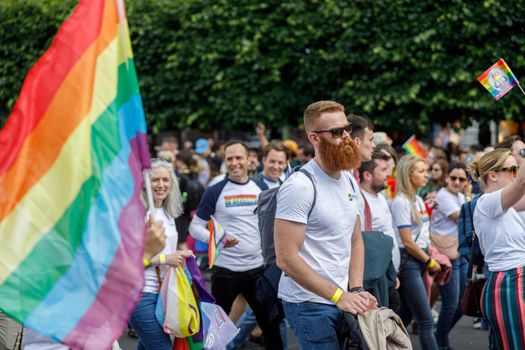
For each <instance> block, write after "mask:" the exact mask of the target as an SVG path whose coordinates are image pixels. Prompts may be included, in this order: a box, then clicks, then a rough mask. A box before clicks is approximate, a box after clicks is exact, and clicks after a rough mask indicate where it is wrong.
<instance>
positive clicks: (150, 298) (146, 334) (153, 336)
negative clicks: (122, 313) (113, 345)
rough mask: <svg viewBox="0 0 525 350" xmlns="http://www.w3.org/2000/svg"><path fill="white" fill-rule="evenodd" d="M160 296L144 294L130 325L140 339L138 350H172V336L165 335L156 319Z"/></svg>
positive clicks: (132, 315)
mask: <svg viewBox="0 0 525 350" xmlns="http://www.w3.org/2000/svg"><path fill="white" fill-rule="evenodd" d="M157 298H158V294H156V293H143V294H142V298H140V301H139V303H138V304H137V307H136V308H135V310H134V311H133V313H132V314H131V319H130V320H129V323H131V325H132V326H133V329H134V330H135V332H137V335H138V337H139V341H138V343H137V350H171V349H172V344H171V340H170V336H169V335H168V334H167V333H164V330H163V329H162V326H161V325H160V323H159V322H158V321H157V317H155V307H156V306H157Z"/></svg>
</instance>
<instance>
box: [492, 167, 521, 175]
mask: <svg viewBox="0 0 525 350" xmlns="http://www.w3.org/2000/svg"><path fill="white" fill-rule="evenodd" d="M496 171H505V172H508V173H511V174H512V175H516V174H517V173H518V166H517V165H512V166H509V167H505V168H500V169H498V170H496Z"/></svg>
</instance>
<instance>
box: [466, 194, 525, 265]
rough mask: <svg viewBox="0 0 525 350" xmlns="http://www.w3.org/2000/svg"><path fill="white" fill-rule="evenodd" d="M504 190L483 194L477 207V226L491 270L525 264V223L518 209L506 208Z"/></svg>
mask: <svg viewBox="0 0 525 350" xmlns="http://www.w3.org/2000/svg"><path fill="white" fill-rule="evenodd" d="M501 191H502V190H499V191H496V192H491V193H486V194H484V195H482V196H481V197H479V199H478V202H477V204H476V209H475V210H474V229H475V230H476V235H477V236H478V237H479V246H480V248H481V252H482V253H483V255H485V263H486V264H487V266H488V268H489V270H490V271H507V270H510V269H513V268H516V267H522V266H525V223H524V222H523V220H522V219H521V217H520V215H519V213H518V212H517V211H516V210H515V209H514V208H510V209H508V210H507V211H505V212H504V211H503V207H502V206H501Z"/></svg>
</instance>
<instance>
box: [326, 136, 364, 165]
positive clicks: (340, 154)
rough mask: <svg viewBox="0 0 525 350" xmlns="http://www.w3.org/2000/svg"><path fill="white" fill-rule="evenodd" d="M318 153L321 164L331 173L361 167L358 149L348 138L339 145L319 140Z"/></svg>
mask: <svg viewBox="0 0 525 350" xmlns="http://www.w3.org/2000/svg"><path fill="white" fill-rule="evenodd" d="M319 153H320V156H321V157H322V159H323V163H325V164H326V166H327V167H329V168H330V169H331V170H333V171H337V170H352V169H357V168H358V167H359V166H360V165H361V156H360V155H359V148H358V147H357V145H356V144H355V142H354V140H352V139H351V138H350V137H346V138H344V139H343V142H341V143H340V144H334V143H331V142H328V141H326V140H325V139H323V138H321V139H320V141H319Z"/></svg>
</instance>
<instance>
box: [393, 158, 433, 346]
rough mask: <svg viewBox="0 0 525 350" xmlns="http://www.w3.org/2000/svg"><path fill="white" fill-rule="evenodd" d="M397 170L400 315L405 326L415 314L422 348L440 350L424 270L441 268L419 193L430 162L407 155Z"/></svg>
mask: <svg viewBox="0 0 525 350" xmlns="http://www.w3.org/2000/svg"><path fill="white" fill-rule="evenodd" d="M396 171H397V174H396V176H397V181H396V187H397V190H396V197H395V198H394V201H393V202H392V208H391V209H392V217H393V219H394V226H395V227H394V228H395V230H396V234H397V239H398V242H399V247H400V248H401V249H400V251H401V264H400V267H399V280H400V282H401V286H400V288H399V293H400V295H401V310H400V316H401V319H402V321H403V323H404V324H405V325H407V324H408V323H410V321H411V320H412V317H414V318H415V320H416V321H417V323H418V326H419V341H420V343H421V347H422V348H423V349H425V350H437V349H438V347H437V343H436V339H435V337H434V334H433V331H432V327H433V319H432V312H431V308H430V304H429V301H428V299H427V293H426V291H425V285H424V283H423V272H424V271H425V269H428V270H430V271H432V272H438V271H440V269H441V267H440V265H439V263H438V262H437V261H435V260H433V259H431V258H430V257H429V255H428V246H429V236H430V231H429V226H430V219H429V216H428V213H427V210H426V207H425V203H424V202H423V199H422V198H421V197H420V196H418V195H417V194H416V193H417V191H418V189H419V188H421V187H423V186H425V183H426V181H427V165H426V163H425V161H424V160H423V159H421V158H417V157H414V156H412V155H405V156H403V157H402V158H401V159H400V160H399V163H398V164H397V170H396Z"/></svg>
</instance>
